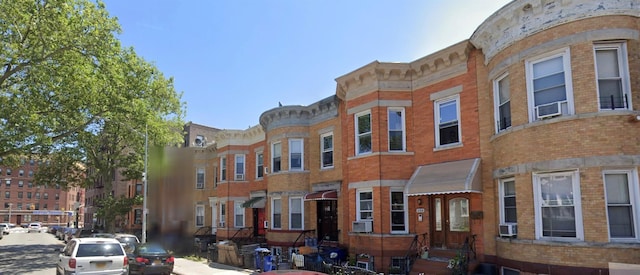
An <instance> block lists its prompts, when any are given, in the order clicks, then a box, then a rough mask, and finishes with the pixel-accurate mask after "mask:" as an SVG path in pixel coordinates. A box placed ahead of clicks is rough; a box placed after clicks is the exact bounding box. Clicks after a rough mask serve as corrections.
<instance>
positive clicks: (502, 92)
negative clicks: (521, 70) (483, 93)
mask: <svg viewBox="0 0 640 275" xmlns="http://www.w3.org/2000/svg"><path fill="white" fill-rule="evenodd" d="M509 86H510V85H509V75H508V74H504V75H502V76H500V77H499V78H497V79H496V80H494V81H493V100H494V107H495V108H494V113H495V118H496V133H497V132H500V131H504V130H506V129H507V128H509V127H511V88H510V87H509Z"/></svg>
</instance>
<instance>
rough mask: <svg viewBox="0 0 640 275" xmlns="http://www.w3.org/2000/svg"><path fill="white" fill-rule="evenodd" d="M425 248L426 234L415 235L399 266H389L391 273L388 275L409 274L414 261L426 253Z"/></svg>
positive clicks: (426, 245)
mask: <svg viewBox="0 0 640 275" xmlns="http://www.w3.org/2000/svg"><path fill="white" fill-rule="evenodd" d="M427 247H428V244H427V233H422V234H416V235H415V236H414V237H413V241H411V244H410V245H409V249H407V252H406V253H405V255H404V257H403V258H402V259H403V263H401V264H400V266H393V265H392V264H393V263H392V264H389V271H391V270H393V272H389V273H393V274H409V272H410V271H411V268H412V267H413V264H414V263H415V261H416V259H417V258H418V257H420V255H422V253H423V252H425V251H426V249H427Z"/></svg>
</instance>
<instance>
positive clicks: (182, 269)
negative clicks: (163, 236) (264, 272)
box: [173, 258, 259, 275]
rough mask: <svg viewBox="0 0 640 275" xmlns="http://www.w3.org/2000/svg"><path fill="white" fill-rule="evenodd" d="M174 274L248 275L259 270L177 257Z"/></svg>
mask: <svg viewBox="0 0 640 275" xmlns="http://www.w3.org/2000/svg"><path fill="white" fill-rule="evenodd" d="M173 274H177V275H201V274H216V275H247V274H259V272H257V271H255V270H251V269H244V268H239V267H235V266H228V265H223V264H219V263H210V264H207V261H206V260H204V261H192V260H188V259H185V258H176V259H175V264H174V265H173Z"/></svg>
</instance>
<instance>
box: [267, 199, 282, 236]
mask: <svg viewBox="0 0 640 275" xmlns="http://www.w3.org/2000/svg"><path fill="white" fill-rule="evenodd" d="M276 200H279V201H280V226H279V227H276V226H275V225H276V223H275V222H274V221H275V218H274V215H275V214H276V212H275V201H276ZM270 210H271V222H270V224H271V229H282V198H281V197H272V198H271V209H270Z"/></svg>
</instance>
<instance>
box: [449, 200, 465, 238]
mask: <svg viewBox="0 0 640 275" xmlns="http://www.w3.org/2000/svg"><path fill="white" fill-rule="evenodd" d="M469 229H470V228H469V199H467V198H455V199H451V200H449V231H454V232H468V231H469Z"/></svg>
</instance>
